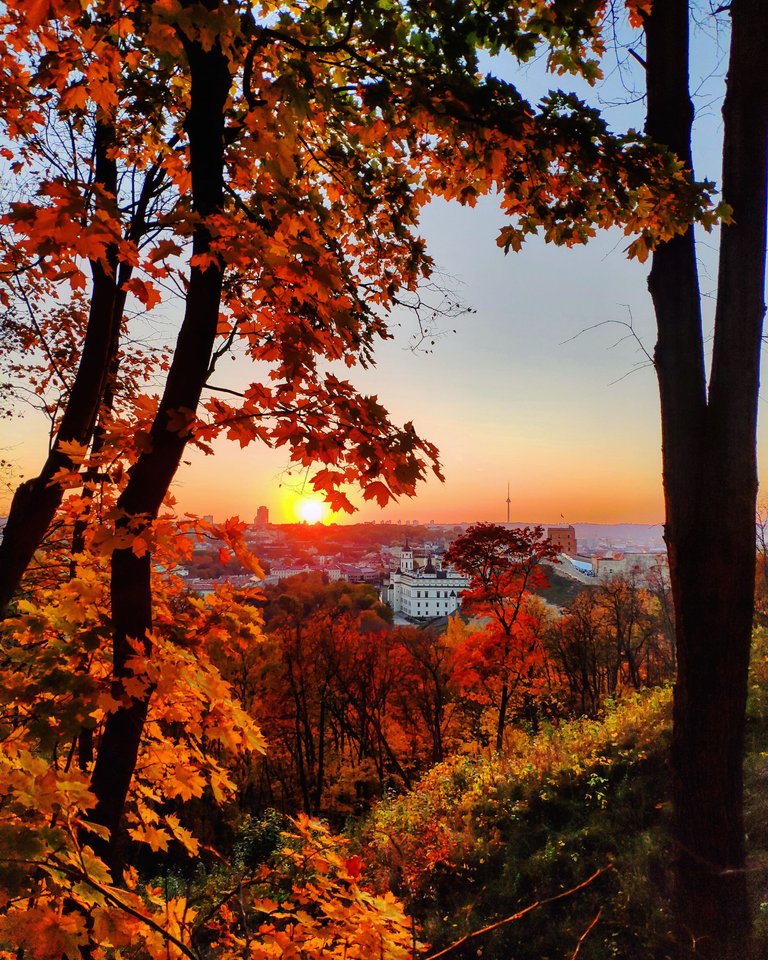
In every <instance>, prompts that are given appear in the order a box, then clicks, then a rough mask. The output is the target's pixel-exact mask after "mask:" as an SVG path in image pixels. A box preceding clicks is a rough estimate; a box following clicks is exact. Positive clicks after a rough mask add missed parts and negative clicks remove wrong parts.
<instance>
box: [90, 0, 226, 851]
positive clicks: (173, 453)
mask: <svg viewBox="0 0 768 960" xmlns="http://www.w3.org/2000/svg"><path fill="white" fill-rule="evenodd" d="M212 6H213V4H212ZM184 46H185V50H186V54H187V58H188V61H189V67H190V76H191V90H190V107H189V113H188V115H187V121H186V125H185V128H186V130H187V134H188V136H189V164H190V173H191V181H192V202H193V208H194V211H195V213H196V214H197V215H198V216H199V217H200V218H201V220H202V221H203V222H202V223H201V224H200V225H198V226H197V227H196V229H195V233H194V236H193V243H192V253H193V256H197V257H200V256H202V255H205V254H208V253H209V252H210V249H211V234H210V233H209V231H208V228H207V227H206V225H205V219H206V218H207V217H209V216H210V215H211V214H213V213H216V212H217V211H219V210H220V209H221V206H222V198H223V184H224V106H225V103H226V100H227V96H228V93H229V88H230V84H231V76H230V71H229V64H228V61H227V58H226V56H225V54H224V53H223V51H222V49H221V47H220V45H219V44H218V43H214V44H213V46H212V47H211V48H210V49H209V50H205V49H204V48H203V46H202V44H201V42H199V41H191V40H187V39H184ZM222 278H223V266H222V264H221V263H220V262H219V261H218V259H215V260H214V262H213V263H211V264H210V265H208V266H206V267H204V268H203V267H200V266H199V265H197V266H192V267H191V268H190V279H189V287H188V290H187V298H186V308H185V312H184V319H183V322H182V325H181V329H180V331H179V336H178V339H177V342H176V349H175V352H174V356H173V361H172V363H171V367H170V370H169V372H168V379H167V382H166V386H165V390H164V392H163V396H162V399H161V400H160V404H159V407H158V411H157V416H156V417H155V421H154V423H153V425H152V429H151V431H150V442H149V449H148V450H147V451H146V452H145V453H142V455H141V456H140V457H139V459H138V460H137V462H136V463H135V465H134V466H133V467H132V468H131V472H130V478H129V481H128V484H127V486H126V488H125V490H124V491H123V493H122V495H121V497H120V499H119V501H118V508H119V510H121V511H123V513H124V517H125V520H124V523H123V526H124V529H127V530H129V531H130V532H132V533H141V531H142V530H143V529H146V528H147V526H148V525H149V524H151V523H152V521H153V520H154V519H155V518H156V517H157V514H158V511H159V509H160V506H161V504H162V502H163V499H164V497H165V495H166V493H167V492H168V488H169V487H170V484H171V481H172V480H173V477H174V475H175V473H176V470H177V468H178V466H179V462H180V460H181V456H182V453H183V451H184V448H185V446H186V444H187V441H188V439H189V434H188V432H187V430H185V429H183V428H181V429H180V428H179V426H178V423H179V422H182V423H184V421H185V420H187V421H188V420H189V418H191V417H193V416H194V413H195V411H196V409H197V406H198V403H199V400H200V394H201V392H202V389H203V386H204V384H205V380H206V375H207V371H208V365H209V362H210V357H211V352H212V350H213V345H214V341H215V337H216V328H217V325H218V319H219V307H220V301H221V287H222ZM150 574H151V559H150V555H149V554H146V555H144V556H143V557H137V556H136V555H135V554H134V552H133V551H132V550H131V549H130V548H127V549H122V550H116V551H115V552H114V553H113V555H112V573H111V584H112V587H111V589H112V623H113V678H114V685H115V695H116V697H118V698H122V699H123V705H122V706H121V707H119V708H118V709H116V710H115V711H114V712H113V713H110V714H109V716H108V717H107V721H106V723H105V727H104V732H103V734H102V737H101V741H100V743H99V748H98V753H97V757H96V763H95V764H94V769H93V773H92V778H91V787H92V789H93V791H94V793H95V795H96V798H97V804H96V807H95V809H94V811H93V813H92V819H93V820H94V821H95V822H96V823H100V824H102V825H103V826H106V827H107V828H108V829H109V831H110V835H111V837H112V845H111V849H110V850H108V851H107V856H108V857H109V859H110V861H111V863H112V866H113V867H115V866H119V864H118V863H117V857H116V853H115V847H114V840H115V836H116V833H117V829H118V827H119V824H120V819H121V816H122V813H123V808H124V806H125V801H126V797H127V794H128V788H129V786H130V782H131V778H132V777H133V772H134V769H135V766H136V759H137V756H138V750H139V744H140V741H141V736H142V732H143V728H144V723H145V720H146V716H147V709H148V705H149V699H150V696H151V690H147V692H146V695H144V696H139V697H135V698H127V697H126V696H125V694H124V693H123V691H122V680H123V679H125V678H126V677H127V676H129V675H131V671H130V670H129V669H128V666H127V660H128V659H129V658H130V657H131V656H132V655H133V653H134V650H133V649H132V647H131V643H130V641H131V640H133V641H138V642H139V650H140V651H142V650H143V653H144V655H145V656H146V657H147V659H148V658H149V657H150V656H151V648H150V643H149V640H148V632H149V631H150V630H151V627H152V593H151V584H150Z"/></svg>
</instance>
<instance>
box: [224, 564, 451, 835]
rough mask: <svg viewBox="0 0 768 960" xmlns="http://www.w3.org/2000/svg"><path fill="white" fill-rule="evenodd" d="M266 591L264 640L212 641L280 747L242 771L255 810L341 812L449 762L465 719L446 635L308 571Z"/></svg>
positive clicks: (357, 589) (372, 596)
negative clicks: (400, 623) (433, 764)
mask: <svg viewBox="0 0 768 960" xmlns="http://www.w3.org/2000/svg"><path fill="white" fill-rule="evenodd" d="M267 598H268V603H267V606H266V608H265V616H266V636H265V639H264V642H263V643H262V644H260V645H259V646H258V647H257V648H254V647H253V645H252V644H249V643H248V642H247V639H246V642H245V643H243V644H238V645H237V649H235V646H236V645H234V644H232V643H231V641H230V642H227V641H226V640H225V639H224V638H222V639H221V640H220V641H214V643H213V644H212V645H211V647H210V649H211V651H212V657H213V659H214V660H215V661H216V662H218V663H220V664H221V669H222V671H223V672H224V674H225V675H226V676H227V678H228V679H229V680H230V681H231V682H232V684H233V686H234V688H235V689H236V690H237V691H238V694H239V695H240V697H241V698H242V699H243V702H245V703H247V704H248V705H249V709H251V710H252V712H253V714H254V716H255V717H257V718H258V720H259V723H260V725H261V727H262V729H263V730H264V733H265V735H266V736H267V738H268V740H269V742H270V750H269V752H268V755H267V756H265V757H264V758H262V759H260V760H258V761H256V762H255V763H253V764H252V765H250V766H249V767H248V769H246V770H243V776H244V780H243V784H242V788H241V790H242V795H243V797H244V802H245V804H246V806H247V807H249V808H250V809H254V808H255V809H258V808H259V807H260V806H263V805H264V804H272V805H277V806H279V807H280V808H282V809H287V810H289V811H290V810H293V809H296V808H301V809H304V810H305V811H307V812H310V813H313V814H316V813H318V812H322V813H324V814H326V815H330V816H333V817H336V818H338V817H340V816H343V815H347V814H349V813H356V812H360V811H362V810H365V809H366V808H367V807H368V806H369V805H370V803H371V802H372V801H373V800H374V799H375V798H377V797H379V796H381V795H382V794H383V793H384V792H385V790H386V789H402V788H403V787H406V786H410V785H411V783H412V780H413V777H414V775H415V774H417V773H419V772H421V771H422V770H424V769H425V768H426V767H427V766H428V764H429V762H430V761H432V760H434V759H435V758H436V757H437V759H441V758H442V754H443V751H444V749H445V742H446V738H448V742H449V743H450V742H452V740H453V739H455V735H456V732H457V720H458V717H457V716H456V713H457V710H456V707H457V702H455V698H454V690H453V683H452V677H453V658H452V655H451V650H450V648H449V642H448V641H447V640H446V637H445V636H444V635H443V636H441V635H438V634H435V633H430V632H427V631H423V630H417V629H415V628H403V627H398V628H394V629H393V628H392V627H391V625H390V624H389V623H388V614H389V611H388V609H387V608H385V607H382V605H381V603H380V602H379V601H378V598H377V595H376V593H375V591H374V590H373V589H372V588H371V587H369V586H366V585H352V584H347V583H343V582H337V583H330V584H323V582H322V580H321V578H320V577H319V576H318V575H300V576H298V577H292V578H289V579H288V580H286V581H284V582H281V584H279V585H278V586H277V587H274V588H269V589H268V591H267Z"/></svg>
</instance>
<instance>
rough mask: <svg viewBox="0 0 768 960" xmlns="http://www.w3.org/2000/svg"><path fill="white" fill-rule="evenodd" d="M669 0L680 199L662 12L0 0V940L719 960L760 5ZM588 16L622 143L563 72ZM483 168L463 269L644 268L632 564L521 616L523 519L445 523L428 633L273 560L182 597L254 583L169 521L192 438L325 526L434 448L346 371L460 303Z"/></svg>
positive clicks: (756, 744)
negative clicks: (693, 73)
mask: <svg viewBox="0 0 768 960" xmlns="http://www.w3.org/2000/svg"><path fill="white" fill-rule="evenodd" d="M694 12H695V15H696V16H709V17H720V18H721V19H724V20H730V21H731V31H730V43H731V61H730V66H729V72H728V86H727V96H726V99H725V102H724V105H723V111H724V113H723V116H724V121H723V129H724V139H723V156H724V165H723V178H722V182H721V183H718V185H717V189H716V188H715V185H714V184H712V183H709V182H705V181H699V180H697V178H696V175H695V168H694V158H693V155H692V150H691V123H692V118H693V113H692V108H691V99H690V97H691V95H690V90H689V81H688V56H689V19H690V17H691V16H692V15H693V14H692V12H691V11H689V9H688V4H687V3H686V2H685V0H626V3H625V4H620V3H610V4H608V3H605V2H603V0H522V2H517V3H502V2H497V0H452V2H434V3H433V2H429V3H421V2H411V3H401V2H397V0H376V2H370V0H339V2H336V0H323V2H319V0H318V2H314V3H313V2H309V3H303V2H299V3H271V2H269V0H265V2H260V3H257V4H254V5H252V4H244V3H240V2H237V0H231V2H217V0H199V2H198V0H159V2H153V3H144V2H141V0H93V2H88V0H32V2H30V0H6V2H5V3H4V4H3V5H2V7H0V98H1V99H2V107H3V109H2V111H0V157H1V158H2V160H1V163H2V166H1V168H0V189H1V193H0V197H1V208H0V245H1V246H2V251H3V258H2V264H1V265H0V333H1V334H2V346H3V350H2V354H1V355H0V369H1V371H2V373H1V377H0V409H1V410H2V413H3V416H4V417H15V416H19V415H20V412H21V410H22V409H23V403H24V402H25V401H28V402H32V404H33V405H34V406H35V407H36V408H37V409H38V410H40V411H42V413H43V414H44V416H45V417H46V418H47V421H48V423H49V425H50V443H49V445H48V448H47V449H41V450H40V451H39V461H38V468H37V472H36V474H35V475H34V476H33V477H32V478H31V479H27V480H25V481H24V482H23V483H20V484H18V486H17V487H16V488H15V491H14V494H13V499H12V501H11V504H10V507H9V510H8V516H7V519H6V522H5V526H4V529H3V531H2V541H1V542H0V608H1V609H0V612H1V614H2V627H1V628H0V671H1V672H2V682H0V954H2V956H3V957H8V958H10V957H14V958H16V960H22V958H40V960H45V958H54V957H56V958H60V957H62V956H65V957H68V958H94V960H95V958H99V957H105V958H107V957H137V958H138V957H140V958H144V957H148V958H157V960H159V958H161V957H163V958H168V957H187V958H190V960H203V958H208V957H216V958H221V960H229V958H235V957H244V958H262V957H263V958H266V957H304V956H306V957H325V956H329V957H338V958H342V957H343V958H353V957H359V958H368V957H386V958H393V960H394V958H403V960H405V958H409V960H414V958H416V957H425V958H426V957H435V958H436V957H438V956H447V955H451V956H455V957H468V956H475V955H477V954H478V952H479V951H484V952H485V953H484V955H487V956H498V957H506V956H511V955H512V954H513V953H514V955H515V956H520V957H530V958H531V960H533V958H544V957H547V956H572V957H576V956H577V955H579V954H580V955H581V956H582V957H584V958H590V957H591V958H594V960H598V958H603V957H605V958H607V957H614V956H621V957H637V958H641V957H659V958H662V957H704V958H709V960H715V958H717V960H724V958H729V957H740V958H742V957H750V956H753V955H754V956H755V957H756V956H758V953H757V952H755V951H758V950H759V947H758V946H757V945H758V943H760V942H762V941H761V940H760V938H761V937H763V936H764V935H765V931H764V930H762V927H761V917H760V915H759V910H758V913H757V914H756V913H755V910H754V906H753V904H754V903H761V902H762V900H761V892H760V891H761V886H760V885H761V884H763V883H764V877H763V874H762V873H759V875H758V874H757V873H753V872H751V871H750V868H748V866H747V848H746V845H745V836H746V835H747V831H748V834H749V841H750V845H751V847H750V850H751V851H753V852H756V853H755V855H759V851H760V850H761V849H762V846H764V845H765V844H768V835H766V833H765V826H764V823H762V821H761V817H760V815H761V812H763V813H764V807H761V806H760V800H759V796H758V795H757V791H755V790H754V789H753V787H752V784H753V781H754V782H756V781H757V780H758V779H759V776H760V775H761V771H762V770H763V767H761V766H760V762H761V760H760V759H759V758H761V757H762V758H763V759H762V763H763V766H764V756H765V754H764V753H763V752H761V747H762V746H763V745H764V740H761V737H763V738H764V737H765V733H766V727H765V712H766V708H765V703H764V696H765V692H764V683H765V681H766V672H765V660H766V655H765V643H764V640H763V638H762V634H761V630H762V623H761V622H762V620H763V618H764V611H763V605H762V604H758V609H757V622H758V626H757V628H756V629H757V633H756V634H755V637H756V639H755V651H756V652H755V653H754V655H753V665H752V674H751V678H750V675H749V674H748V663H749V654H750V647H751V644H752V636H753V626H754V620H755V567H756V545H755V526H754V518H755V498H756V490H757V474H756V460H755V439H754V438H755V421H756V406H757V384H758V366H759V351H760V343H761V334H762V317H763V309H764V307H763V299H764V282H765V195H766V177H765V154H766V130H767V129H768V93H767V92H766V80H765V74H764V70H763V65H764V63H765V62H766V54H768V50H766V49H765V47H766V46H767V45H768V22H766V21H768V12H767V11H766V9H765V8H764V6H763V4H762V2H761V0H733V2H732V3H731V4H730V6H729V9H728V10H724V9H720V10H717V11H714V10H709V9H707V10H703V11H699V10H696V11H694ZM624 38H626V42H627V43H629V44H630V45H632V49H633V50H634V51H635V55H636V56H637V57H639V59H640V61H641V62H642V64H643V68H644V71H645V74H646V79H647V98H646V106H647V121H646V125H645V129H644V130H643V131H635V130H627V131H618V132H617V131H614V130H612V129H611V127H610V126H609V125H608V124H607V122H606V121H605V119H604V117H603V116H602V115H601V113H600V111H599V109H597V108H596V107H595V106H594V104H592V103H587V102H584V101H583V100H582V99H580V98H579V97H578V96H576V95H575V94H573V93H571V92H569V82H570V81H571V79H572V78H573V77H578V78H581V80H582V81H583V80H586V81H587V83H588V84H590V85H598V84H599V83H600V82H601V77H602V75H603V72H604V70H605V64H606V62H607V60H608V59H609V58H610V57H611V56H612V49H611V48H612V45H614V44H616V43H617V42H622V43H624V42H625V39H624ZM637 50H642V51H643V53H642V55H641V54H640V53H637ZM495 57H499V58H503V61H504V63H510V64H517V65H520V66H522V65H524V64H526V63H528V62H530V61H532V60H534V59H535V58H539V59H541V60H543V61H544V62H545V63H546V68H547V70H548V72H549V74H550V75H551V76H550V79H551V87H552V89H551V91H550V92H549V93H548V94H546V95H545V96H544V97H543V98H541V99H540V100H539V101H538V102H529V101H528V100H526V98H525V97H524V96H523V95H522V94H521V93H520V91H519V90H518V88H517V87H516V86H515V84H514V81H513V80H511V79H510V80H504V79H500V78H499V77H498V76H496V75H495V73H494V72H492V71H491V70H490V69H489V66H488V65H489V64H493V62H494V58H495ZM509 75H510V76H513V75H514V69H511V70H510V71H509ZM597 102H598V98H597V97H595V103H597ZM484 196H488V197H492V198H494V200H495V202H497V203H498V208H499V211H500V216H501V217H502V218H503V224H504V225H503V227H502V229H501V231H500V233H499V235H498V237H497V238H496V239H497V244H498V247H499V248H500V249H499V256H502V255H503V253H514V252H517V251H519V250H520V248H521V247H522V245H523V244H524V241H525V240H526V238H527V237H530V236H540V237H543V238H544V239H546V240H547V241H549V242H552V243H554V244H558V245H566V246H570V245H575V244H584V243H587V242H588V241H589V240H590V238H592V237H593V236H594V235H595V234H596V232H597V231H598V230H599V229H607V228H613V229H614V230H617V231H620V232H621V233H622V234H623V235H624V237H625V246H626V248H627V253H628V255H629V256H630V257H634V258H636V259H637V260H639V261H640V262H642V263H645V262H648V264H649V268H650V275H649V289H650V293H651V298H652V303H653V309H654V311H655V315H656V320H657V328H658V342H657V346H656V350H655V353H654V356H653V364H654V367H655V370H656V374H657V377H658V380H659V388H660V397H661V419H662V434H663V439H664V450H663V456H664V490H665V502H666V525H665V539H666V544H667V549H668V554H669V571H670V575H669V580H666V579H664V578H658V579H657V580H653V581H640V580H639V579H638V578H637V577H635V576H634V575H629V576H626V577H621V578H615V579H612V580H610V581H608V582H605V583H601V584H586V585H582V586H583V587H584V589H581V590H580V592H578V596H576V597H575V599H572V600H570V601H569V602H568V603H567V604H563V605H562V606H559V607H556V606H554V605H553V604H551V603H548V602H547V600H546V596H547V593H546V591H547V583H548V580H549V578H550V576H552V577H554V576H556V567H557V562H558V555H557V551H556V550H555V548H554V546H553V545H552V543H551V542H550V541H549V540H547V539H546V537H545V536H544V531H543V530H541V529H540V528H526V529H524V530H511V529H508V528H507V527H504V526H496V525H490V524H480V525H476V526H474V527H470V528H469V530H466V531H464V532H462V533H461V534H460V535H458V536H457V537H456V538H455V539H454V541H453V543H452V544H451V545H450V547H449V549H448V551H447V553H446V556H445V557H444V558H443V559H444V562H445V563H446V565H447V566H448V567H449V568H450V569H451V570H454V571H456V572H457V573H458V574H460V575H462V576H464V577H465V578H466V584H467V588H466V590H465V592H464V594H463V597H462V602H461V612H460V615H457V616H455V617H453V618H451V619H450V620H449V622H448V623H447V625H446V624H442V626H441V627H439V628H438V627H434V628H431V629H424V628H423V624H422V625H418V624H410V625H404V624H401V623H396V622H394V620H393V615H392V610H391V609H390V608H389V607H388V606H387V604H385V603H384V602H382V600H381V599H380V595H379V593H378V592H377V590H375V589H374V588H373V587H371V586H369V585H364V584H350V583H346V582H344V581H338V582H331V583H328V582H325V581H324V580H323V579H322V578H319V577H317V576H312V575H306V576H301V577H298V578H289V579H286V580H283V581H280V582H278V583H277V584H273V585H270V586H263V585H262V586H256V585H251V586H247V587H245V588H242V589H239V588H238V589H236V588H234V587H232V586H231V585H226V584H224V585H219V586H218V587H217V588H216V589H215V590H214V591H213V592H212V593H210V594H207V595H201V594H198V593H195V592H194V591H191V590H190V589H189V588H188V586H187V585H186V584H185V582H184V581H183V579H182V578H181V577H180V576H179V572H180V569H181V568H182V567H183V566H184V564H185V563H187V562H189V561H190V559H191V558H192V555H193V552H194V550H195V548H196V547H198V546H199V545H200V544H206V543H207V544H210V545H211V546H212V549H214V550H215V551H217V556H218V558H219V562H220V563H221V564H224V565H226V564H227V563H228V562H230V561H234V562H236V563H237V564H238V565H239V568H240V569H242V570H246V571H248V572H249V573H250V574H252V580H253V584H257V583H259V582H261V580H262V579H263V570H262V567H261V565H260V562H259V558H258V557H257V556H254V555H253V553H252V551H251V550H250V549H249V547H248V544H247V542H246V539H245V537H244V532H245V528H244V524H242V523H241V522H240V521H239V520H238V519H237V518H231V519H229V520H227V521H226V522H222V523H218V524H214V523H213V522H212V521H211V520H205V519H202V518H196V517H191V516H189V515H182V514H181V513H180V511H178V510H177V509H176V506H175V503H174V499H173V497H172V495H171V493H170V488H171V484H172V483H173V481H174V479H175V477H176V476H177V473H178V472H179V471H183V470H184V469H186V468H187V467H188V464H187V463H186V458H187V457H188V455H189V453H190V451H192V450H193V449H195V448H196V449H198V450H200V451H203V452H205V453H207V454H209V455H214V454H213V446H212V445H213V443H214V442H215V441H217V440H219V439H221V438H227V439H229V440H231V441H233V442H236V443H237V444H239V445H240V447H246V446H248V445H250V444H262V445H266V446H267V447H270V448H276V449H279V450H283V451H284V454H285V458H286V461H288V462H290V464H291V465H293V466H294V467H295V468H296V469H297V470H299V471H302V472H304V473H306V475H307V476H308V477H309V478H310V479H309V482H310V483H311V486H312V488H313V489H314V491H316V492H317V493H318V494H321V495H322V496H323V497H324V498H325V499H326V500H327V501H328V503H329V504H330V506H331V507H332V508H333V509H334V510H342V511H344V510H346V511H350V512H351V511H352V510H353V504H352V494H351V491H352V490H356V491H358V492H359V494H360V495H361V496H362V497H363V498H364V500H367V501H373V502H376V503H377V504H379V505H380V506H385V505H386V504H388V503H389V502H391V501H393V500H396V499H398V498H401V497H404V496H413V495H415V494H416V493H417V492H418V489H419V484H420V483H421V482H422V481H424V479H425V478H426V477H427V476H428V475H430V474H431V475H436V476H437V477H441V466H440V459H439V451H438V450H437V448H436V447H435V446H434V444H433V443H432V442H430V440H429V439H428V438H425V437H422V436H420V435H419V434H418V433H417V431H416V428H415V426H414V424H413V423H411V422H407V423H402V424H401V423H397V422H395V421H394V419H392V418H391V417H390V415H389V413H388V411H387V409H386V407H385V406H384V403H385V402H386V398H379V397H378V396H374V395H366V394H365V393H364V392H363V391H362V390H361V389H360V388H359V387H358V386H357V385H356V384H357V382H358V378H357V377H356V376H353V373H354V371H355V368H363V369H364V368H367V367H369V366H371V365H372V364H374V363H375V357H376V347H377V345H378V344H380V343H381V341H383V340H385V339H388V338H391V337H392V335H393V324H394V322H395V321H394V318H395V317H401V316H402V315H403V314H404V313H405V314H411V315H412V322H413V324H414V329H416V330H417V331H418V333H417V338H421V339H422V340H423V339H428V338H429V337H430V335H431V330H432V329H433V324H434V323H435V322H436V320H435V318H436V316H437V317H438V318H439V319H440V318H441V315H442V314H445V313H447V314H448V315H450V314H451V312H452V311H455V310H457V309H460V308H459V307H457V306H455V305H454V303H453V301H452V299H451V297H450V296H448V293H449V291H444V290H442V288H441V285H440V282H439V278H438V277H437V275H436V272H435V264H434V262H433V260H432V258H431V256H430V251H429V250H428V249H427V247H426V244H425V242H424V240H423V238H422V237H421V235H420V232H419V219H420V214H421V212H422V210H423V208H424V207H425V205H426V204H427V203H428V202H429V201H430V200H431V199H432V198H434V197H440V198H443V199H445V200H448V201H452V202H455V203H457V204H463V205H474V204H475V203H476V202H477V200H478V199H479V198H480V197H484ZM715 227H717V228H718V236H719V245H720V246H719V250H720V254H719V255H720V269H719V277H718V290H717V294H716V296H717V311H716V318H715V333H714V338H713V343H712V346H711V362H710V363H709V364H705V349H704V336H705V335H704V332H703V329H702V320H701V307H700V304H701V296H702V294H701V291H700V289H699V284H698V276H697V258H696V247H695V243H696V231H701V230H705V231H712V230H713V228H715ZM158 326H163V328H164V329H165V330H167V331H169V332H168V335H167V336H165V337H163V338H162V340H163V342H159V341H158V339H157V338H156V337H155V336H154V335H153V331H154V330H155V329H156V328H157V327H158ZM510 336H513V330H511V329H510ZM232 358H237V360H238V361H239V363H241V364H242V363H247V365H248V369H249V371H250V374H249V377H248V379H249V381H250V382H249V383H248V385H247V386H245V387H243V386H242V384H241V383H240V382H239V381H238V382H237V384H233V383H232V382H231V380H229V379H228V370H229V369H230V360H231V359H232ZM436 362H437V361H436ZM353 380H354V381H355V382H354V383H353ZM702 530H706V531H707V537H706V543H705V544H702V536H701V531H702ZM672 682H674V694H673V693H672V692H671V690H670V684H671V683H672ZM748 693H749V702H748ZM668 754H669V756H671V762H670V763H668V762H667V756H668ZM745 755H746V757H747V763H746V777H747V779H746V793H745V779H744V773H743V770H744V766H743V764H744V757H745ZM750 778H751V779H750ZM761 824H762V825H761ZM750 951H751V952H750Z"/></svg>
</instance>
